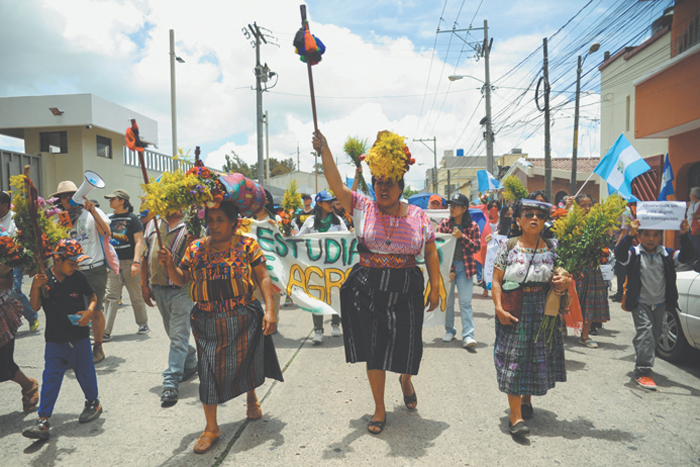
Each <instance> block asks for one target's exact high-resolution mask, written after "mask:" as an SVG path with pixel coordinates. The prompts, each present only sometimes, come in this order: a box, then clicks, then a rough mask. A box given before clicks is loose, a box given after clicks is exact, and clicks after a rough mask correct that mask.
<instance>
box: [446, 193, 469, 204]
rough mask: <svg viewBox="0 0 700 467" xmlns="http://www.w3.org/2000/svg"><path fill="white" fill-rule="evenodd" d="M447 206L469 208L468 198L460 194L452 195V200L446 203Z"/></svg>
mask: <svg viewBox="0 0 700 467" xmlns="http://www.w3.org/2000/svg"><path fill="white" fill-rule="evenodd" d="M447 204H458V205H460V206H465V207H469V198H467V196H466V195H463V194H462V193H457V194H454V195H452V198H451V199H450V200H449V201H448V202H447Z"/></svg>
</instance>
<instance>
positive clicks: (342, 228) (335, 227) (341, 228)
mask: <svg viewBox="0 0 700 467" xmlns="http://www.w3.org/2000/svg"><path fill="white" fill-rule="evenodd" d="M330 215H331V216H335V214H333V213H330ZM335 217H338V216H335ZM338 220H339V221H340V223H339V224H333V223H331V226H330V227H329V228H328V232H346V231H347V230H348V227H347V226H346V225H345V222H343V220H342V219H340V218H339V219H338ZM307 233H319V232H318V230H316V229H314V216H309V217H308V218H307V219H306V220H305V221H304V225H302V226H301V229H299V233H298V234H297V235H304V234H307Z"/></svg>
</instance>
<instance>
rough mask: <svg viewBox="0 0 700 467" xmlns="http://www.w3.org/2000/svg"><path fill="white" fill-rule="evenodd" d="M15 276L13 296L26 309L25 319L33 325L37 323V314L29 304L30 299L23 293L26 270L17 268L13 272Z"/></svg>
mask: <svg viewBox="0 0 700 467" xmlns="http://www.w3.org/2000/svg"><path fill="white" fill-rule="evenodd" d="M13 274H14V275H15V284H14V287H13V288H12V292H13V296H14V298H16V299H17V300H19V302H20V303H21V304H22V308H24V313H23V314H24V318H25V319H26V320H27V321H28V322H29V324H30V325H31V323H33V322H34V321H36V318H37V314H36V311H34V310H32V306H31V305H30V304H29V299H28V298H27V296H26V295H24V293H23V292H22V281H23V280H24V269H19V268H15V269H14V271H13Z"/></svg>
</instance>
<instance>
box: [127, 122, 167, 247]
mask: <svg viewBox="0 0 700 467" xmlns="http://www.w3.org/2000/svg"><path fill="white" fill-rule="evenodd" d="M130 130H131V136H132V137H133V138H134V139H135V141H134V143H133V147H129V149H132V150H134V151H136V154H138V156H139V165H140V166H141V175H143V183H145V184H146V185H148V183H149V181H150V180H149V179H148V171H147V170H146V159H145V157H144V155H143V151H144V149H145V147H146V145H145V144H143V142H141V138H139V126H138V125H137V124H136V119H135V118H132V119H131V128H130ZM128 142H129V133H128V130H127V143H128ZM127 145H128V144H127ZM153 227H155V229H156V237H157V238H158V246H159V247H160V248H163V239H162V238H161V236H160V229H159V228H158V219H157V218H155V217H154V218H153Z"/></svg>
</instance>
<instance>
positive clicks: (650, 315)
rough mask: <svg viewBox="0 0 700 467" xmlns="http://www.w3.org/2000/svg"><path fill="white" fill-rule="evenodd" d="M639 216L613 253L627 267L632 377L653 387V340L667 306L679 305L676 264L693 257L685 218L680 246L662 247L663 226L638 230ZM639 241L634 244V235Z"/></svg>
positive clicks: (656, 340)
mask: <svg viewBox="0 0 700 467" xmlns="http://www.w3.org/2000/svg"><path fill="white" fill-rule="evenodd" d="M638 230H639V220H637V219H635V220H633V221H632V222H630V231H629V233H628V234H627V235H626V236H625V237H624V238H623V239H622V240H621V241H620V243H618V244H617V246H616V247H615V257H616V258H617V260H618V261H620V263H621V264H622V265H624V266H626V267H627V282H626V286H627V291H626V295H625V297H624V300H623V304H622V305H623V307H624V309H625V310H629V311H631V312H632V319H634V327H635V329H636V331H637V335H636V336H635V337H634V340H633V341H632V343H633V344H634V353H635V364H634V379H635V381H636V382H637V384H639V385H640V386H642V387H643V388H646V389H650V390H652V391H654V390H656V383H655V382H654V379H653V378H652V377H651V368H652V367H653V366H654V357H655V349H656V344H657V342H659V337H660V335H661V327H662V325H663V316H664V312H665V311H666V308H673V309H676V308H678V288H677V287H676V267H678V266H680V263H686V264H688V263H690V262H692V261H693V255H694V251H693V244H692V243H691V241H690V236H689V235H688V230H689V226H688V221H687V220H686V219H684V220H683V222H681V228H680V234H681V235H680V241H681V249H680V250H678V251H675V250H673V249H671V248H666V247H664V246H663V245H662V244H661V242H662V240H663V230H641V231H639V233H637V231H638ZM635 236H637V238H638V239H639V245H637V246H635V247H633V246H632V242H633V241H634V237H635Z"/></svg>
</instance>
